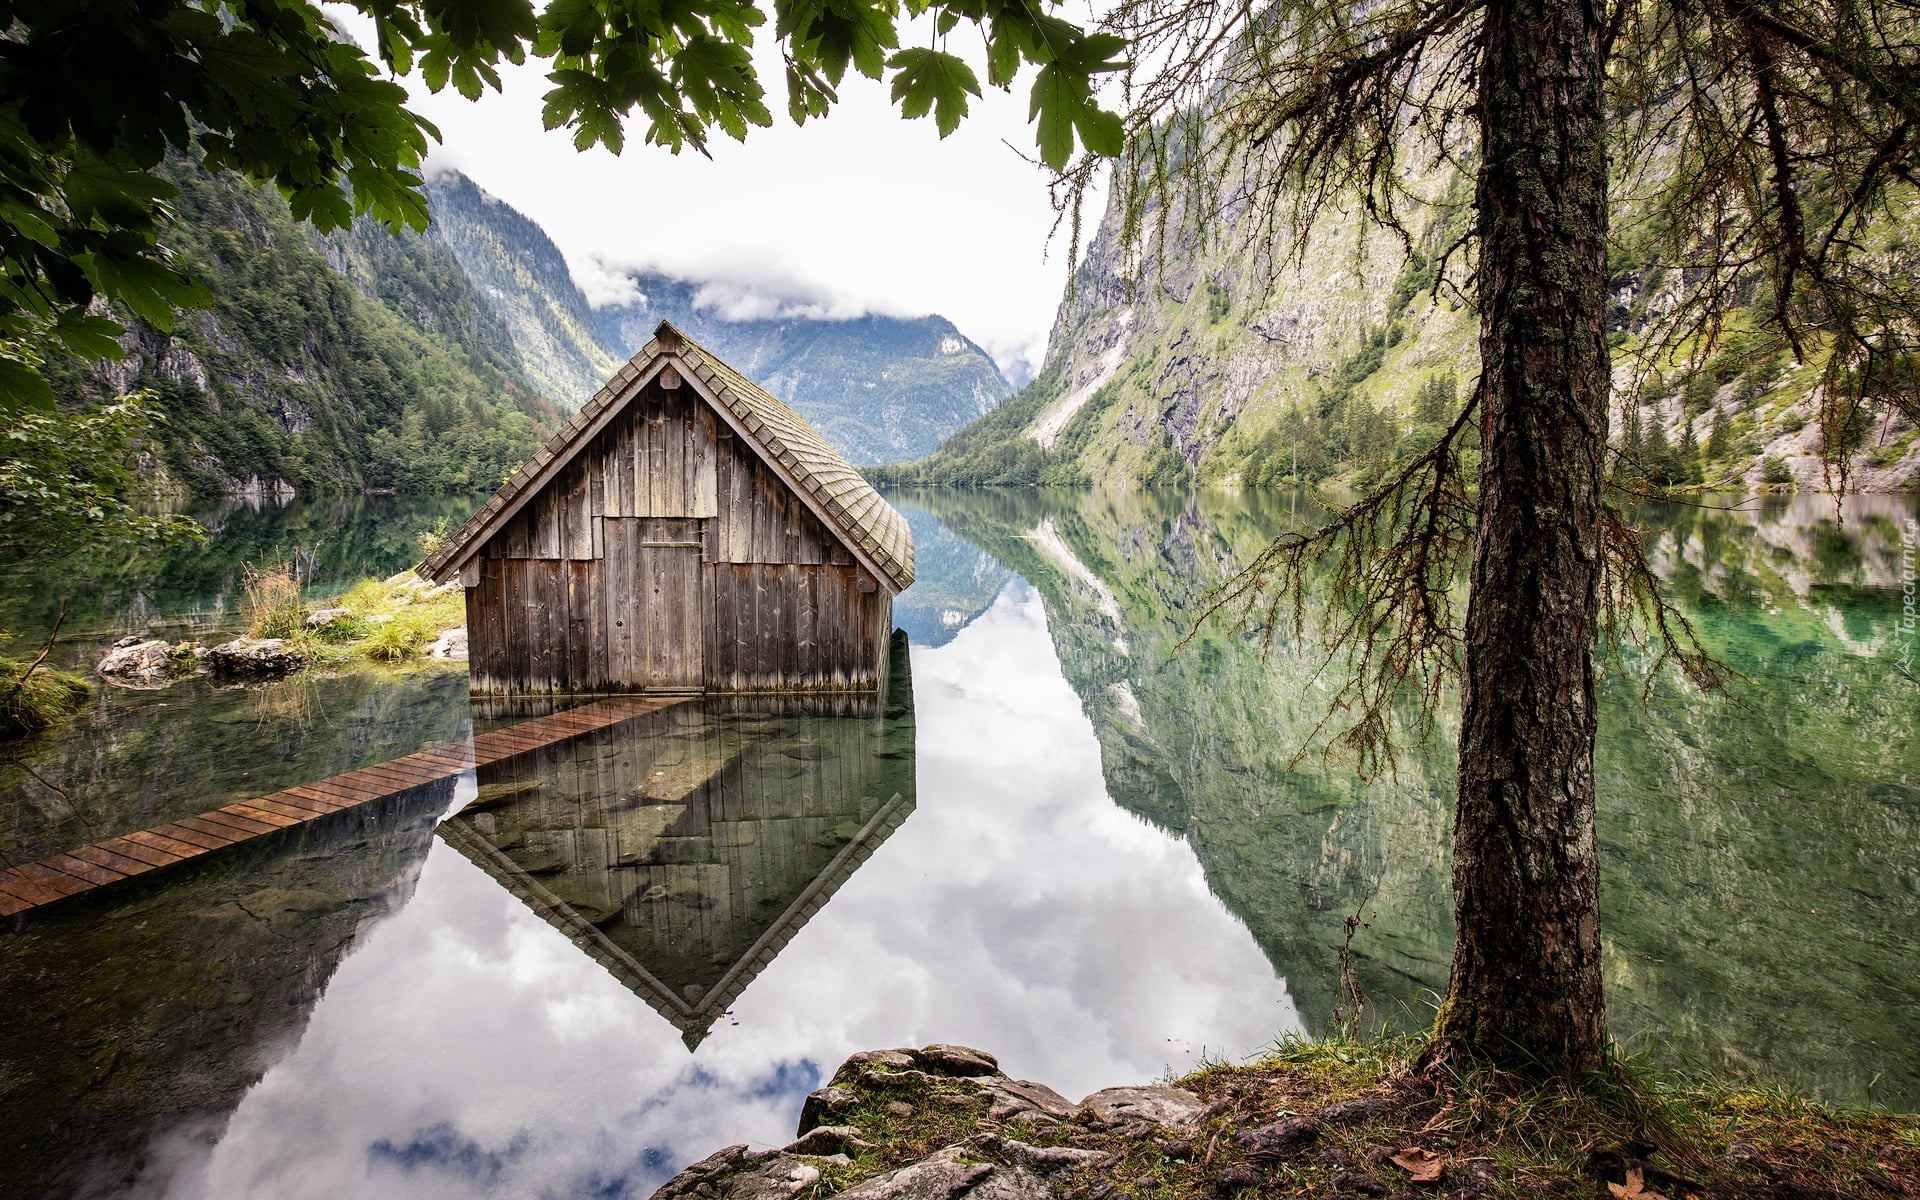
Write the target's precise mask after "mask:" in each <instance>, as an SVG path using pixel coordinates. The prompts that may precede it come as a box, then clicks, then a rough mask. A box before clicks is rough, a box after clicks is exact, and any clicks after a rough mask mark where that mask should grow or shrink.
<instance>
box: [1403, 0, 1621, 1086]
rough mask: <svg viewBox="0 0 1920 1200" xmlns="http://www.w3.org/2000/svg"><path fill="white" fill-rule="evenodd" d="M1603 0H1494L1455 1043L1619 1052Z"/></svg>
mask: <svg viewBox="0 0 1920 1200" xmlns="http://www.w3.org/2000/svg"><path fill="white" fill-rule="evenodd" d="M1603 16H1604V10H1603V8H1602V6H1601V5H1600V4H1599V3H1598V0H1495V2H1494V3H1492V4H1490V5H1488V6H1487V8H1486V17H1485V20H1486V25H1485V30H1484V36H1485V46H1484V57H1483V59H1482V62H1481V67H1480V93H1479V110H1478V116H1479V121H1480V128H1481V147H1482V155H1483V158H1482V163H1481V167H1480V177H1479V183H1478V189H1477V195H1476V205H1477V209H1478V220H1479V238H1480V243H1479V246H1480V248H1479V304H1480V358H1481V369H1482V371H1483V386H1484V387H1485V392H1484V394H1483V397H1482V409H1481V420H1482V427H1481V448H1482V450H1483V457H1482V462H1481V473H1480V499H1479V531H1478V534H1477V540H1476V543H1475V546H1474V559H1473V578H1472V582H1473V593H1472V600H1471V601H1470V603H1469V606H1468V611H1467V627H1466V637H1467V644H1466V673H1465V684H1464V689H1463V690H1464V696H1463V699H1464V713H1463V717H1462V723H1461V730H1460V774H1459V793H1458V800H1457V807H1456V813H1455V828H1454V868H1453V873H1454V880H1453V882H1454V914H1455V918H1456V927H1457V941H1456V943H1455V947H1454V956H1453V971H1452V982H1451V984H1450V987H1449V994H1448V997H1447V1000H1446V1003H1445V1004H1444V1005H1443V1007H1442V1009H1441V1011H1440V1015H1439V1020H1438V1025H1437V1027H1436V1030H1435V1033H1436V1039H1435V1043H1434V1047H1435V1052H1436V1053H1445V1052H1447V1051H1448V1050H1450V1049H1466V1050H1469V1051H1471V1052H1472V1053H1474V1054H1477V1055H1480V1056H1483V1057H1486V1058H1489V1059H1491V1060H1493V1061H1494V1062H1496V1063H1498V1064H1500V1065H1502V1066H1505V1067H1508V1068H1512V1069H1517V1070H1522V1071H1526V1072H1528V1073H1535V1074H1539V1073H1558V1072H1563V1071H1583V1070H1590V1069H1595V1068H1598V1067H1599V1066H1601V1065H1602V1063H1603V1060H1604V1050H1605V1044H1606V1022H1605V1005H1604V1001H1603V997H1602V994H1601V981H1600V922H1599V870H1598V863H1597V860H1596V855H1595V845H1594V828H1593V818H1594V791H1593V787H1594V783H1593V739H1594V723H1595V714H1594V661H1593V660H1594V646H1595V638H1596V636H1597V634H1598V619H1599V585H1600V573H1601V551H1600V533H1599V530H1600V513H1601V483H1602V472H1603V463H1602V456H1603V453H1604V451H1605V447H1606V438H1607V396H1608V384H1609V369H1608V361H1607V343H1606V333H1605V330H1604V328H1603V325H1602V321H1603V316H1604V312H1605V296H1606V231H1607V164H1606V148H1605V144H1604V140H1603V113H1604V109H1603V107H1602V94H1601V86H1602V81H1603V74H1604V53H1605V52H1604V41H1603Z"/></svg>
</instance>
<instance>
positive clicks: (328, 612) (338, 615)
mask: <svg viewBox="0 0 1920 1200" xmlns="http://www.w3.org/2000/svg"><path fill="white" fill-rule="evenodd" d="M352 615H353V610H352V609H350V608H317V609H315V610H314V611H312V612H310V613H308V614H307V620H306V626H307V628H308V629H325V628H327V627H328V626H330V625H338V624H339V623H340V622H342V621H344V620H346V619H347V618H348V617H351V616H352Z"/></svg>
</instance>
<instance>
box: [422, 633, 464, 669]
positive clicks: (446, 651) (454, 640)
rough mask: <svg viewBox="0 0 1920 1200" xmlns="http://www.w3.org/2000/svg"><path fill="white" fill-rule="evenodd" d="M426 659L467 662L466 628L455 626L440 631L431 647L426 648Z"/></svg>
mask: <svg viewBox="0 0 1920 1200" xmlns="http://www.w3.org/2000/svg"><path fill="white" fill-rule="evenodd" d="M427 657H428V658H439V659H445V660H446V661H448V662H465V661H467V627H466V626H465V625H456V626H454V627H453V628H452V629H445V630H442V631H441V633H440V636H439V637H437V638H435V639H433V645H431V646H428V647H427Z"/></svg>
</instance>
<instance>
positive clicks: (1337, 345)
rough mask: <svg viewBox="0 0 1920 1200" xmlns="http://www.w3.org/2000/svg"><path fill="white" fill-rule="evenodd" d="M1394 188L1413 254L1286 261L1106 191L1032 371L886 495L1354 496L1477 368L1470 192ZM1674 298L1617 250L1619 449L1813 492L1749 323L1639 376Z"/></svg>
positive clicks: (1811, 428)
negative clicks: (1186, 227)
mask: <svg viewBox="0 0 1920 1200" xmlns="http://www.w3.org/2000/svg"><path fill="white" fill-rule="evenodd" d="M1404 182H1406V183H1407V184H1408V185H1409V186H1410V187H1411V188H1412V189H1413V190H1416V191H1418V192H1420V193H1422V194H1424V195H1425V196H1426V197H1427V201H1428V206H1427V207H1425V208H1424V209H1410V210H1409V212H1408V213H1407V214H1405V215H1408V216H1410V217H1411V224H1412V229H1411V232H1412V235H1413V237H1412V248H1411V249H1412V252H1411V254H1410V255H1409V254H1408V253H1405V252H1404V251H1403V248H1402V244H1401V242H1400V241H1399V239H1398V237H1397V236H1396V235H1394V234H1393V233H1391V232H1389V231H1388V230H1386V229H1384V228H1382V227H1381V226H1379V225H1377V224H1374V223H1372V222H1370V221H1369V220H1368V219H1366V218H1365V217H1364V216H1363V214H1362V213H1360V212H1359V211H1358V210H1357V209H1353V210H1334V209H1330V210H1328V211H1327V212H1326V213H1325V214H1324V215H1323V217H1322V219H1321V221H1320V223H1319V224H1318V225H1317V226H1316V228H1315V229H1314V232H1313V236H1312V238H1311V240H1310V241H1309V242H1308V243H1307V245H1306V247H1305V248H1304V251H1303V252H1301V253H1300V254H1298V255H1293V254H1291V253H1290V252H1289V251H1290V249H1291V247H1290V243H1289V238H1290V232H1289V230H1288V228H1287V227H1286V225H1285V223H1284V221H1283V222H1282V224H1281V225H1280V227H1278V229H1277V231H1275V230H1270V229H1269V228H1268V227H1267V226H1265V225H1264V224H1262V223H1261V219H1260V216H1259V214H1257V213H1253V212H1249V211H1247V210H1246V207H1245V205H1244V204H1240V203H1238V202H1237V199H1236V197H1235V196H1233V195H1229V194H1227V193H1226V191H1225V188H1226V185H1224V184H1223V185H1222V187H1223V193H1222V196H1221V199H1220V211H1221V213H1222V214H1223V215H1222V216H1221V217H1220V219H1219V223H1218V225H1217V227H1216V228H1215V229H1214V230H1213V231H1212V233H1211V235H1210V236H1208V237H1206V238H1204V239H1200V238H1196V237H1192V236H1183V235H1179V234H1178V233H1177V232H1176V233H1174V234H1173V235H1171V236H1169V237H1168V238H1167V239H1166V240H1165V242H1164V244H1161V243H1159V242H1157V241H1155V240H1154V239H1153V238H1152V237H1151V236H1150V237H1148V238H1147V239H1146V240H1145V241H1144V242H1136V243H1135V244H1133V245H1131V246H1129V245H1128V243H1127V241H1126V239H1125V238H1123V236H1122V228H1123V212H1122V206H1121V201H1120V199H1119V197H1118V196H1117V195H1116V196H1115V197H1114V198H1113V199H1112V201H1111V202H1110V204H1109V206H1108V208H1107V211H1106V212H1105V214H1104V216H1103V219H1102V220H1101V223H1100V226H1099V229H1098V231H1097V233H1096V234H1095V236H1094V238H1093V239H1092V241H1091V242H1090V243H1089V245H1088V248H1087V251H1086V253H1085V255H1084V257H1083V259H1082V261H1081V263H1080V265H1079V267H1078V269H1077V270H1076V271H1075V274H1074V277H1073V281H1072V286H1071V288H1070V289H1069V291H1068V293H1067V295H1066V296H1065V297H1064V298H1063V300H1062V302H1061V305H1060V309H1059V313H1058V315H1057V317H1056V319H1055V322H1054V327H1053V332H1052V338H1051V341H1050V343H1049V346H1048V352H1047V359H1046V363H1045V365H1044V367H1043V369H1042V372H1041V374H1040V375H1039V376H1038V377H1037V378H1036V379H1035V380H1034V381H1033V383H1031V384H1030V385H1028V386H1027V387H1026V388H1025V389H1023V390H1022V391H1021V392H1020V393H1019V394H1018V395H1017V396H1015V397H1014V398H1013V399H1012V400H1010V401H1009V402H1008V403H1007V404H1006V405H1004V406H1002V407H1001V408H1000V409H998V410H997V411H995V412H994V413H992V414H990V415H989V416H987V417H986V418H984V419H982V420H980V421H978V422H976V423H974V424H973V425H971V426H969V427H968V428H966V429H964V430H962V431H960V432H959V433H957V434H956V435H954V436H953V437H952V438H950V439H949V440H948V441H947V442H946V443H944V444H943V445H942V447H941V449H940V451H939V452H938V453H937V454H935V455H934V456H932V457H931V458H929V459H927V460H925V461H923V462H919V463H915V464H911V465H910V466H906V467H901V468H896V469H895V470H893V471H891V472H889V475H890V477H891V478H893V479H896V480H898V481H900V482H919V483H1015V482H1019V483H1031V482H1058V483H1070V482H1076V481H1080V480H1086V479H1103V480H1110V479H1116V478H1118V479H1131V480H1137V481H1144V482H1157V483H1175V482H1187V481H1199V482H1221V483H1229V484H1235V483H1237V484H1246V485H1262V484H1269V483H1279V482H1282V481H1284V480H1286V479H1288V478H1298V479H1300V480H1302V481H1308V482H1311V481H1317V480H1323V479H1328V478H1340V479H1343V480H1346V481H1348V482H1359V483H1364V482H1365V481H1366V480H1367V478H1369V477H1370V475H1371V474H1372V473H1374V472H1377V471H1378V470H1379V468H1380V467H1381V466H1382V465H1383V464H1385V463H1386V462H1388V461H1391V460H1392V459H1393V458H1394V457H1395V456H1396V455H1397V454H1401V453H1404V452H1406V451H1408V450H1409V449H1412V448H1414V447H1418V446H1424V445H1425V444H1430V437H1429V435H1430V433H1431V432H1432V430H1431V429H1429V426H1431V425H1433V423H1434V422H1435V420H1436V418H1437V417H1438V416H1441V415H1445V414H1447V413H1448V412H1449V411H1450V408H1449V406H1450V405H1451V404H1452V403H1453V402H1454V400H1455V397H1457V396H1459V395H1461V394H1464V390H1465V388H1466V387H1467V386H1468V385H1469V384H1470V382H1471V380H1472V378H1473V376H1474V374H1475V372H1476V370H1477V352H1476V349H1475V318H1474V314H1473V312H1472V311H1471V309H1470V308H1469V307H1467V306H1466V304H1465V303H1464V300H1465V297H1464V296H1463V295H1462V294H1461V292H1460V291H1459V290H1458V285H1461V284H1463V283H1464V279H1463V277H1462V276H1461V267H1462V265H1463V264H1462V263H1461V262H1460V260H1459V258H1458V256H1456V258H1455V260H1454V261H1453V262H1452V263H1451V264H1450V270H1451V273H1452V277H1451V278H1443V279H1440V280H1439V285H1440V286H1439V287H1438V289H1437V290H1436V288H1435V283H1436V276H1437V274H1438V273H1439V272H1440V270H1441V266H1440V261H1439V260H1440V259H1442V258H1443V256H1444V249H1445V248H1446V247H1447V246H1449V245H1450V244H1452V242H1453V241H1454V239H1455V237H1456V236H1457V233H1458V232H1459V230H1460V228H1462V225H1463V222H1464V221H1465V219H1466V217H1467V215H1468V214H1467V210H1466V208H1465V201H1466V193H1465V191H1464V189H1463V186H1462V184H1461V182H1460V181H1459V180H1458V179H1457V178H1456V177H1454V176H1453V175H1451V174H1448V173H1445V172H1435V173H1432V174H1430V176H1429V177H1426V178H1414V179H1410V180H1407V181H1404ZM1893 219H1896V218H1890V220H1893ZM1147 224H1148V225H1149V226H1150V225H1151V224H1152V222H1151V220H1149V221H1148V222H1147ZM1670 283H1671V277H1670V276H1668V275H1665V274H1663V273H1662V272H1661V270H1660V269H1659V268H1658V267H1657V266H1656V265H1654V264H1652V263H1650V262H1646V261H1636V259H1635V257H1634V255H1633V253H1632V251H1631V249H1630V248H1629V249H1627V250H1623V252H1622V253H1621V255H1620V256H1619V261H1618V262H1617V263H1616V275H1615V277H1614V279H1613V280H1612V281H1611V287H1612V297H1613V302H1614V303H1613V308H1612V312H1611V321H1612V325H1613V330H1614V340H1615V345H1616V356H1615V361H1616V368H1617V369H1616V403H1617V405H1618V408H1617V410H1616V414H1615V417H1614V429H1615V433H1616V437H1615V440H1616V442H1618V441H1620V440H1621V439H1622V438H1623V437H1632V438H1634V439H1636V441H1635V442H1634V445H1635V448H1636V451H1640V450H1644V451H1645V452H1646V454H1647V456H1648V457H1649V458H1651V459H1653V460H1655V461H1656V463H1657V465H1658V469H1659V470H1662V471H1665V472H1668V473H1670V474H1673V475H1676V476H1678V477H1677V478H1675V479H1672V480H1670V482H1675V483H1693V484H1707V485H1721V486H1729V487H1741V486H1754V485H1758V484H1762V483H1773V484H1783V483H1786V482H1789V481H1792V482H1795V483H1797V484H1798V486H1801V487H1822V486H1826V482H1825V481H1826V476H1825V472H1824V471H1823V466H1822V454H1821V450H1822V445H1823V443H1822V441H1821V437H1820V431H1819V426H1818V421H1817V409H1818V396H1817V393H1816V391H1815V386H1816V382H1817V378H1818V375H1819V369H1818V366H1817V364H1814V365H1802V364H1799V363H1796V362H1794V361H1793V360H1792V359H1791V357H1790V356H1789V355H1787V354H1786V353H1785V351H1784V350H1782V349H1780V348H1778V347H1774V346H1771V345H1769V344H1767V343H1765V342H1764V341H1763V340H1762V339H1759V338H1757V337H1755V336H1753V335H1752V333H1751V330H1752V329H1753V328H1754V327H1755V325H1756V324H1757V318H1758V314H1757V313H1749V312H1746V311H1744V310H1742V311H1738V312H1736V313H1735V314H1733V317H1732V319H1731V320H1730V321H1729V322H1728V324H1727V330H1726V333H1725V334H1724V336H1723V337H1722V339H1721V340H1720V342H1718V343H1717V344H1715V345H1714V346H1712V347H1709V348H1707V349H1706V350H1705V351H1702V352H1701V353H1699V354H1698V355H1697V359H1696V361H1693V362H1688V363H1679V364H1675V363H1661V364H1658V366H1659V367H1660V369H1659V370H1655V371H1652V372H1651V373H1648V372H1646V371H1643V370H1640V369H1638V368H1639V366H1640V364H1639V362H1638V360H1637V359H1636V350H1637V341H1636V338H1637V336H1638V335H1639V334H1640V333H1641V331H1642V329H1643V327H1644V324H1645V320H1646V317H1647V316H1648V314H1649V312H1651V311H1654V310H1656V309H1657V308H1658V307H1659V306H1660V305H1661V304H1662V303H1664V302H1665V300H1666V299H1668V298H1670V296H1669V292H1670ZM1849 466H1850V476H1851V478H1850V486H1851V487H1853V488H1855V489H1857V490H1864V491H1891V490H1902V489H1904V488H1908V487H1912V486H1914V485H1916V483H1920V436H1917V435H1916V431H1915V429H1914V428H1913V427H1912V426H1911V425H1910V424H1908V423H1907V422H1904V421H1902V420H1900V419H1897V418H1889V419H1886V420H1884V421H1882V422H1880V423H1878V424H1874V425H1873V426H1872V427H1871V428H1862V429H1861V430H1860V431H1859V433H1858V439H1857V442H1856V444H1855V446H1854V448H1853V449H1852V451H1851V453H1850V455H1849Z"/></svg>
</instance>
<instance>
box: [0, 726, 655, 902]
mask: <svg viewBox="0 0 1920 1200" xmlns="http://www.w3.org/2000/svg"><path fill="white" fill-rule="evenodd" d="M685 702H686V698H685V697H662V698H658V699H651V698H640V697H616V698H611V699H606V700H595V701H592V702H590V703H587V704H583V705H581V706H579V707H577V708H571V709H567V710H565V711H563V712H558V713H553V714H550V715H548V716H545V717H535V718H532V719H530V720H525V721H519V722H516V723H514V724H512V725H505V726H502V727H500V728H498V729H493V730H489V731H488V732H486V733H482V734H479V735H477V736H475V737H472V738H469V739H467V740H465V741H463V742H454V743H447V744H443V745H438V746H425V747H422V748H421V749H419V750H415V751H413V752H412V753H410V754H403V755H401V756H399V757H398V758H393V759H388V760H387V761H385V762H380V763H371V764H369V765H367V766H364V767H357V768H355V769H353V770H351V771H345V772H342V773H341V774H338V775H333V776H329V777H328V778H326V779H317V780H314V781H313V782H311V783H302V784H296V785H294V786H292V787H287V788H282V789H281V790H279V791H277V792H271V793H268V794H266V795H263V796H256V797H253V798H251V799H247V800H239V801H235V802H234V803H231V804H227V805H225V806H223V807H221V808H216V809H213V810H211V811H209V812H203V813H196V814H194V815H193V816H190V817H178V818H175V819H174V820H172V821H167V822H163V823H161V824H159V825H156V826H154V827H153V828H151V829H138V830H134V831H132V832H129V833H123V834H119V835H117V836H114V837H110V838H105V839H103V840H101V841H98V842H94V843H92V844H91V845H86V846H79V847H75V848H74V849H72V850H68V851H66V852H64V853H61V854H53V855H48V856H47V857H45V858H42V859H38V860H36V861H34V862H29V863H20V864H18V865H16V866H13V867H9V868H7V869H6V870H5V871H0V917H11V916H19V915H23V914H28V913H32V912H35V911H37V910H39V909H42V908H46V907H49V906H50V905H54V904H58V903H60V902H61V901H64V900H68V899H72V898H74V897H77V896H85V895H88V894H90V893H92V892H94V891H96V890H98V889H100V888H105V887H111V886H113V885H114V884H116V883H119V882H121V881H123V880H125V879H129V878H132V877H134V876H137V875H144V874H146V873H148V872H151V871H155V870H160V869H162V868H166V867H171V866H175V865H178V864H180V863H184V862H191V861H198V860H199V859H200V858H201V857H202V856H204V855H208V854H217V853H218V852H220V851H222V850H225V849H227V848H228V847H231V846H238V845H242V844H245V843H249V842H252V841H255V840H256V839H259V838H263V837H266V836H268V835H270V834H274V833H278V832H280V831H281V830H282V829H291V828H296V827H298V826H301V825H304V824H306V823H308V822H310V821H320V820H324V819H325V818H327V817H329V816H332V815H333V814H334V813H337V812H345V811H346V810H348V809H351V808H358V807H360V806H361V805H365V804H372V803H375V802H377V801H381V800H389V799H391V798H393V797H395V796H399V795H403V794H405V793H406V792H409V791H412V790H413V789H415V788H420V787H426V786H428V785H431V784H434V783H438V782H440V781H442V780H446V779H451V778H453V777H455V776H457V775H459V774H461V773H462V772H465V771H470V770H473V769H474V768H476V767H482V766H488V765H491V764H493V763H498V762H504V761H506V760H507V759H510V758H516V757H519V756H521V755H525V754H531V753H533V752H534V751H536V750H541V749H544V748H545V747H547V746H552V745H555V744H556V743H559V742H565V741H570V740H572V739H574V738H577V737H582V736H585V735H587V734H590V733H597V732H599V731H600V730H603V729H609V728H611V727H613V726H615V725H619V724H621V723H623V722H626V721H631V720H633V719H635V718H637V717H644V716H648V715H650V714H652V713H656V712H659V711H660V710H662V709H665V708H669V707H672V706H673V705H675V704H682V703H685Z"/></svg>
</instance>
